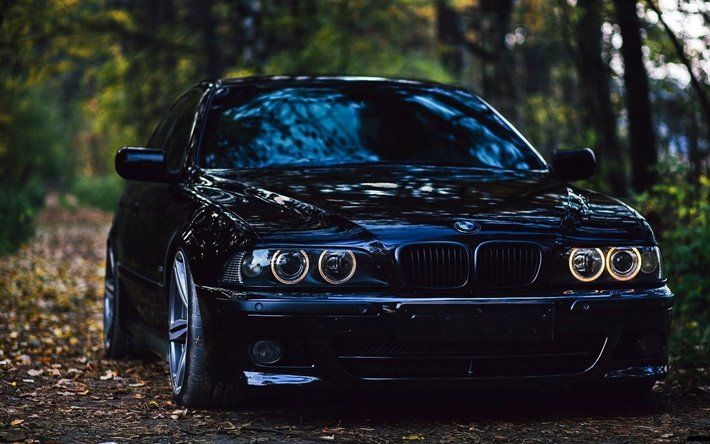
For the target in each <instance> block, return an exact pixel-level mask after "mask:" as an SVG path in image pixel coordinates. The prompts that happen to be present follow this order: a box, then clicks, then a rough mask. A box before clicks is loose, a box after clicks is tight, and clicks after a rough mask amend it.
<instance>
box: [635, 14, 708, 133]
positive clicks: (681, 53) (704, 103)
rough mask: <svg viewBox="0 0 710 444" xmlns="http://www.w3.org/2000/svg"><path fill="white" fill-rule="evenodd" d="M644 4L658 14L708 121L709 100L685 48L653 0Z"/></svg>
mask: <svg viewBox="0 0 710 444" xmlns="http://www.w3.org/2000/svg"><path fill="white" fill-rule="evenodd" d="M646 4H647V5H648V7H649V8H651V9H652V10H653V12H655V13H656V14H657V15H658V21H659V22H661V25H662V26H663V29H664V30H665V31H666V34H667V35H668V38H670V39H671V42H672V43H673V46H674V47H675V50H676V52H677V53H678V57H680V60H681V61H682V62H683V64H684V65H685V67H686V68H687V70H688V73H689V74H690V83H691V84H692V85H693V89H694V90H695V93H696V95H697V96H698V101H699V102H700V107H701V108H702V110H703V114H705V119H706V120H707V121H710V102H709V101H708V96H707V93H706V91H705V89H704V88H703V85H702V84H701V83H700V80H698V78H697V77H696V76H695V74H694V73H693V65H692V64H691V63H690V60H689V59H688V56H687V55H686V54H685V48H684V47H683V43H682V42H681V41H680V40H679V39H678V37H676V35H675V34H674V33H673V31H672V30H671V28H670V27H669V26H668V23H666V21H665V20H663V16H662V14H661V10H660V9H659V8H658V6H656V4H655V3H654V2H653V0H646Z"/></svg>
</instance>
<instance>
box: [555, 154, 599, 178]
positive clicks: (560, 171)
mask: <svg viewBox="0 0 710 444" xmlns="http://www.w3.org/2000/svg"><path fill="white" fill-rule="evenodd" d="M596 166H597V158H596V157H595V156H594V151H592V150H591V149H589V148H581V149H578V150H564V151H560V150H556V151H555V152H554V153H553V155H552V172H553V173H554V174H555V176H557V178H558V179H560V180H562V181H564V182H574V181H575V180H583V179H589V178H590V177H592V175H593V174H594V170H595V169H596Z"/></svg>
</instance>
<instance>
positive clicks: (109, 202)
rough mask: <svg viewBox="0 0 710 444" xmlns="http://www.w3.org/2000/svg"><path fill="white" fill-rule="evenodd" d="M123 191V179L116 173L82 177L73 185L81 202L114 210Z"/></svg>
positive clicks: (74, 194) (78, 200)
mask: <svg viewBox="0 0 710 444" xmlns="http://www.w3.org/2000/svg"><path fill="white" fill-rule="evenodd" d="M122 192H123V180H121V178H120V177H118V176H116V175H110V176H103V177H101V176H96V177H95V176H88V177H80V178H79V179H77V180H76V181H75V182H74V184H73V185H72V187H71V193H72V195H73V196H74V197H76V200H77V202H78V203H79V204H81V205H83V206H88V207H94V208H98V209H100V210H105V211H114V210H115V209H116V204H117V203H118V199H119V198H120V197H121V193H122Z"/></svg>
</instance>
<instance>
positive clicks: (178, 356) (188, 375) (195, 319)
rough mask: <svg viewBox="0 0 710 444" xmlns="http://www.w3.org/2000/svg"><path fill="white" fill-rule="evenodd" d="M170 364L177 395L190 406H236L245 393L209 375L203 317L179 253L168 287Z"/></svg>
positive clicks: (192, 283) (187, 271)
mask: <svg viewBox="0 0 710 444" xmlns="http://www.w3.org/2000/svg"><path fill="white" fill-rule="evenodd" d="M168 322H169V324H168V335H169V341H170V347H169V352H168V365H169V367H170V383H171V385H172V388H173V396H174V398H175V401H176V402H177V403H178V404H181V405H184V406H188V407H235V406H238V405H239V404H240V402H241V400H242V399H243V394H242V390H241V389H240V388H239V387H235V386H234V385H224V384H220V383H218V382H216V381H214V380H213V378H212V377H211V376H210V373H209V372H208V368H207V367H208V359H207V358H208V349H207V347H206V345H205V341H204V336H203V334H202V317H201V315H200V306H199V300H198V298H197V294H196V292H195V284H194V282H193V280H192V274H191V273H190V265H189V263H188V260H187V256H186V255H185V253H184V252H183V251H182V250H178V251H177V252H176V253H175V257H174V259H173V263H172V272H171V276H170V285H169V287H168Z"/></svg>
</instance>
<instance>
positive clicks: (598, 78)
mask: <svg viewBox="0 0 710 444" xmlns="http://www.w3.org/2000/svg"><path fill="white" fill-rule="evenodd" d="M602 6H603V5H602V0H579V1H578V2H577V7H578V8H580V16H579V20H578V22H577V26H576V40H577V54H578V57H576V60H575V61H576V65H577V72H578V75H579V93H580V96H581V101H582V123H583V124H584V127H585V128H591V129H592V130H593V131H594V140H590V141H589V143H592V145H593V146H594V148H595V149H596V152H597V160H598V163H599V165H600V172H601V175H600V179H601V181H603V183H607V184H609V187H610V188H611V191H612V193H614V194H615V195H617V196H619V195H624V194H625V193H626V172H625V168H624V166H625V163H624V162H623V156H622V153H621V150H620V149H619V141H618V139H617V135H616V115H615V114H614V109H613V106H612V103H611V86H610V78H609V72H610V71H609V67H608V66H607V64H606V63H605V61H604V60H603V59H602V30H601V26H602Z"/></svg>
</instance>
